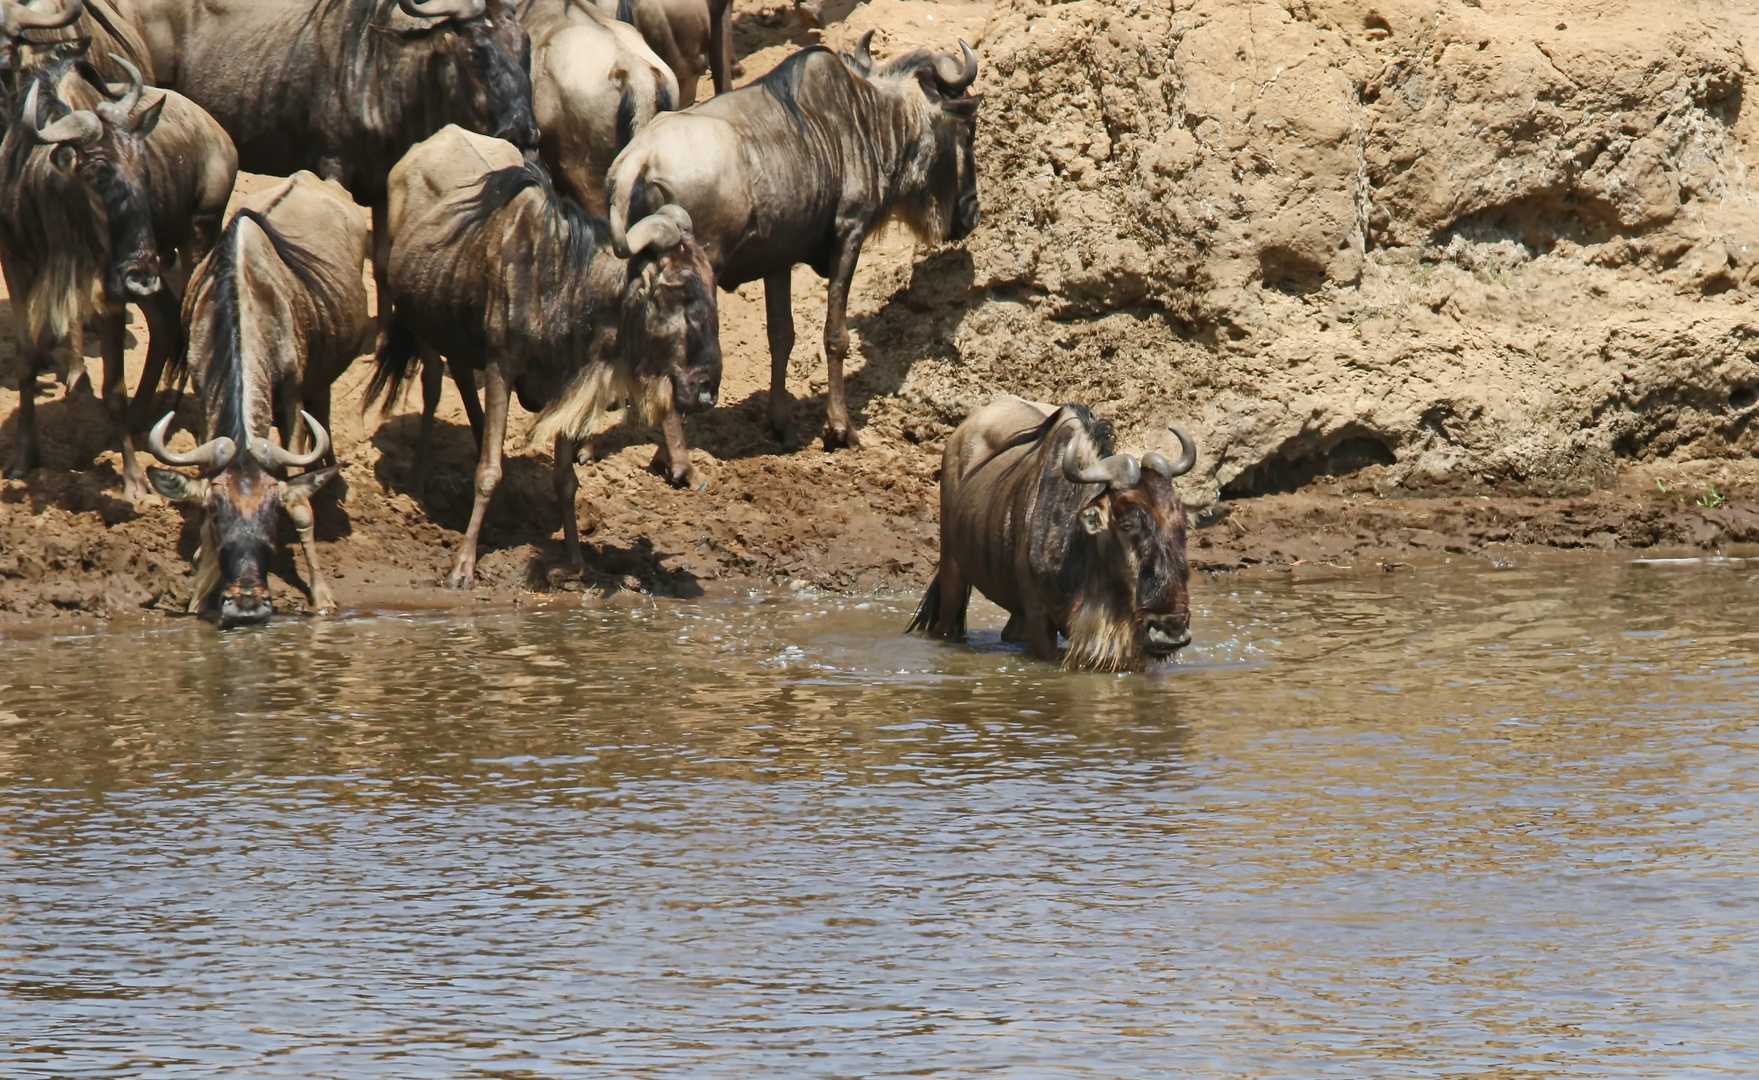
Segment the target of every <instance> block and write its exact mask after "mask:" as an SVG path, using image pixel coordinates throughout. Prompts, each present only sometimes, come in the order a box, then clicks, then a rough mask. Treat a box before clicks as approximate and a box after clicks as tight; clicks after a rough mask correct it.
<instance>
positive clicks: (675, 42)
mask: <svg viewBox="0 0 1759 1080" xmlns="http://www.w3.org/2000/svg"><path fill="white" fill-rule="evenodd" d="M593 2H594V3H595V4H596V5H597V6H598V8H599V10H600V11H603V12H604V13H605V14H606V15H609V16H611V17H612V18H614V19H616V20H617V21H619V22H622V23H626V24H628V25H629V26H633V27H634V28H635V29H636V30H637V31H638V32H639V33H640V34H641V36H642V39H643V40H645V41H646V42H647V45H648V48H650V49H652V50H653V51H654V54H655V55H657V56H658V57H659V58H660V61H661V63H664V64H665V65H666V67H668V68H670V69H671V71H672V74H673V75H674V76H676V78H677V80H678V107H679V108H681V109H683V108H689V107H690V106H691V105H693V104H695V103H696V86H697V83H698V82H700V81H701V80H702V73H703V72H704V71H708V72H710V73H712V74H713V76H714V84H715V93H717V94H724V93H726V92H727V90H728V88H729V87H730V86H731V85H732V84H731V83H730V82H729V79H730V78H731V72H732V66H733V63H732V53H731V46H732V42H731V40H730V38H729V36H728V33H727V31H728V26H729V23H730V22H731V20H732V14H733V4H732V0H593Z"/></svg>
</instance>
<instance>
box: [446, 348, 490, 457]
mask: <svg viewBox="0 0 1759 1080" xmlns="http://www.w3.org/2000/svg"><path fill="white" fill-rule="evenodd" d="M446 366H447V367H449V368H450V369H451V370H452V385H453V386H456V387H457V388H458V396H459V397H461V398H463V399H464V415H465V418H466V419H468V420H469V421H470V434H471V435H472V436H474V437H475V438H476V448H477V449H478V450H481V449H482V444H483V406H482V401H481V400H480V399H478V398H477V396H476V373H475V372H473V371H471V370H470V369H469V368H467V367H463V366H461V365H459V364H454V363H452V362H451V361H450V360H448V361H447V362H446Z"/></svg>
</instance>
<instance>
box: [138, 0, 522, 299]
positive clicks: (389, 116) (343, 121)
mask: <svg viewBox="0 0 1759 1080" xmlns="http://www.w3.org/2000/svg"><path fill="white" fill-rule="evenodd" d="M127 10H128V12H129V13H130V14H131V15H132V16H133V18H134V21H135V22H136V23H137V24H138V25H139V27H140V28H141V31H142V34H143V36H144V37H145V39H146V41H147V44H148V48H149V51H150V53H151V57H152V70H153V72H154V74H155V76H156V77H157V82H158V84H159V85H160V86H166V87H170V88H171V89H174V90H177V91H180V92H181V93H183V94H186V95H188V96H189V98H190V99H191V100H193V101H194V102H195V103H196V104H198V105H201V106H202V107H203V108H205V109H207V110H208V111H209V112H211V113H212V114H213V115H214V118H215V119H216V120H218V121H219V122H220V124H221V126H222V127H224V128H225V129H226V130H227V131H228V132H229V133H230V134H231V135H232V138H233V141H235V142H236V143H237V144H238V158H239V164H240V166H241V167H242V168H245V169H249V170H250V171H252V172H261V173H268V174H270V175H274V176H286V175H289V174H291V173H293V172H295V171H297V170H299V169H310V170H312V171H313V172H315V173H317V174H318V175H319V176H323V177H326V178H329V179H335V180H339V181H340V182H341V183H342V186H343V187H345V188H347V189H348V190H349V191H350V192H351V193H352V194H353V195H354V198H355V199H356V200H357V201H358V202H360V203H361V204H362V205H364V206H371V207H372V208H373V225H374V229H375V232H376V233H378V234H379V235H381V236H382V235H383V234H384V232H385V229H384V227H383V226H384V198H385V178H386V177H387V176H388V175H389V174H390V171H391V166H393V165H395V164H396V163H397V161H398V159H399V158H401V157H402V156H403V154H404V151H406V150H408V149H409V148H410V147H411V146H414V145H415V144H416V143H418V142H420V141H421V140H423V139H425V138H427V137H428V136H429V135H432V134H433V133H434V132H436V131H438V130H440V128H442V127H444V126H445V125H447V124H449V123H456V124H461V125H463V126H465V127H467V128H471V129H473V130H476V131H481V132H484V133H487V134H490V135H495V136H499V137H501V138H505V139H508V140H510V141H512V142H513V143H515V144H517V145H518V146H519V147H521V148H522V149H527V150H534V151H535V149H536V148H537V137H538V132H537V122H536V121H535V120H534V119H533V115H532V103H531V77H530V70H531V43H530V40H529V39H528V38H527V36H526V33H525V29H524V28H523V27H522V26H520V24H519V20H518V19H517V18H515V17H514V14H513V11H512V7H511V4H510V3H509V2H508V0H204V2H202V3H192V2H191V0H128V3H127ZM385 256H386V249H385V246H384V243H383V241H382V240H379V239H378V238H377V237H375V241H374V245H373V267H374V272H375V277H376V279H377V281H378V284H379V288H380V293H381V295H383V292H384V289H385V284H386V282H385V278H384V274H385ZM381 321H383V320H381ZM381 331H382V327H381Z"/></svg>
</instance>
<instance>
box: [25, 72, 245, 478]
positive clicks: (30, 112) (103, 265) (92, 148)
mask: <svg viewBox="0 0 1759 1080" xmlns="http://www.w3.org/2000/svg"><path fill="white" fill-rule="evenodd" d="M58 48H66V47H65V46H58ZM77 51H78V50H73V52H72V54H69V55H61V56H59V57H57V58H55V59H52V60H49V61H47V62H45V63H42V64H40V65H38V66H34V67H32V68H30V69H29V70H27V71H25V72H22V73H20V74H19V76H18V77H19V79H20V80H21V86H23V87H24V99H25V100H24V102H23V104H22V105H19V106H16V107H15V110H14V112H13V114H12V121H13V122H12V124H11V126H10V127H9V128H8V130H7V133H6V138H5V142H4V144H0V206H3V210H0V260H3V262H4V265H5V272H6V279H7V286H8V289H9V291H10V293H11V295H12V303H13V310H14V312H15V316H16V321H17V324H18V332H19V339H20V349H19V358H18V373H19V377H18V386H19V425H18V441H17V445H16V448H15V453H14V456H13V460H12V462H11V463H10V464H9V465H8V467H7V475H8V476H12V477H17V476H23V475H24V474H25V473H27V472H29V471H30V469H31V468H33V467H34V466H35V465H36V464H37V457H38V447H37V428H36V404H35V399H36V385H37V384H36V379H37V372H38V371H40V370H42V368H43V366H44V364H45V362H46V361H47V359H48V355H49V352H50V350H51V349H53V348H54V346H55V344H56V343H57V342H59V341H61V340H62V339H63V338H65V337H67V336H68V335H69V333H70V332H74V331H77V330H78V329H79V327H80V326H81V325H82V324H83V322H84V320H85V318H86V317H87V316H88V315H93V314H95V315H97V316H98V333H99V345H100V350H101V352H102V354H103V358H104V386H103V390H102V393H103V398H104V403H105V406H106V407H107V408H108V410H109V412H110V415H111V417H112V419H113V420H114V421H115V422H116V425H117V428H118V429H119V431H120V432H121V433H122V439H123V442H122V457H123V490H124V495H125V497H127V498H128V499H129V500H131V501H134V500H138V499H139V498H141V497H142V496H144V495H145V494H146V485H145V480H144V477H143V475H142V473H141V469H140V465H139V463H138V462H137V461H136V459H135V453H134V445H133V441H132V439H131V438H130V437H129V434H128V433H129V431H131V430H133V429H135V428H137V427H138V426H140V423H139V421H140V419H141V418H140V417H138V415H137V416H134V417H133V418H132V420H131V416H130V410H129V409H128V404H127V390H126V388H125V386H124V369H123V350H124V333H125V305H127V304H128V303H131V302H132V303H136V304H139V305H140V307H141V309H142V312H143V314H144V315H145V317H146V321H147V326H148V330H149V333H150V335H151V336H150V339H149V343H148V348H147V361H146V369H145V371H144V372H143V373H142V377H141V382H140V387H139V389H138V391H137V393H136V396H135V404H136V406H137V408H136V410H135V412H136V413H138V411H139V407H140V406H142V405H144V404H145V403H146V401H148V400H149V399H150V398H151V396H152V395H153V393H154V392H155V391H156V389H157V387H158V383H159V378H160V375H161V373H162V372H163V371H164V370H165V368H166V366H167V364H171V365H173V366H175V365H176V364H178V363H180V362H181V359H182V339H181V328H180V326H179V320H178V315H177V296H176V294H175V293H174V292H172V291H171V290H170V289H168V288H167V287H166V283H165V273H164V271H165V270H166V269H168V266H166V265H165V264H166V263H168V262H169V257H170V256H171V255H172V254H173V253H179V254H181V256H182V260H183V264H184V266H185V268H187V267H188V266H191V265H193V264H194V262H195V261H196V260H197V259H198V258H200V257H201V256H202V255H204V254H206V251H207V249H208V248H209V247H211V246H212V244H213V241H214V236H215V234H216V233H217V232H218V226H219V222H220V217H221V214H222V213H223V212H224V211H225V207H226V200H227V197H228V196H229V195H230V193H231V191H232V182H233V178H234V176H235V175H236V173H237V157H236V155H235V154H234V152H233V148H232V142H231V140H230V139H228V138H227V137H226V134H225V132H224V131H222V130H221V129H220V127H219V125H217V124H215V123H214V121H213V120H212V118H210V117H208V116H207V114H206V113H204V112H203V111H202V110H201V109H200V108H198V107H196V106H195V105H193V104H191V103H190V102H189V101H188V100H187V99H185V98H183V97H181V96H180V95H177V94H175V93H169V92H166V91H159V90H154V91H147V90H145V89H144V88H143V87H142V85H141V80H140V76H139V72H138V71H135V70H134V69H133V67H132V65H131V64H129V63H128V62H127V61H125V60H122V61H118V63H119V66H120V67H122V68H123V69H124V70H125V71H128V72H129V73H130V75H131V76H132V78H131V82H130V84H128V85H125V86H121V87H117V86H111V85H108V84H106V83H105V82H104V81H103V79H102V78H101V77H100V76H99V75H98V73H97V71H96V70H94V69H93V68H92V67H91V66H90V65H89V64H85V63H84V62H82V61H79V60H77V59H76V56H77ZM63 96H65V98H66V99H68V100H66V101H63V100H62V98H63ZM45 110H46V111H47V112H48V113H49V114H50V115H51V116H52V117H53V119H52V120H50V121H49V122H47V123H45V122H44V117H43V115H42V114H43V112H44V111H45ZM94 285H95V286H96V287H94ZM76 361H77V357H76Z"/></svg>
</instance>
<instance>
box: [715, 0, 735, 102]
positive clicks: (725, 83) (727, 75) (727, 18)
mask: <svg viewBox="0 0 1759 1080" xmlns="http://www.w3.org/2000/svg"><path fill="white" fill-rule="evenodd" d="M708 18H709V23H708V68H709V73H710V74H711V75H713V76H714V82H715V93H717V94H724V93H726V92H727V91H728V90H729V89H730V88H731V87H732V85H733V76H734V74H735V67H736V65H735V64H734V63H733V0H709V10H708Z"/></svg>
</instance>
